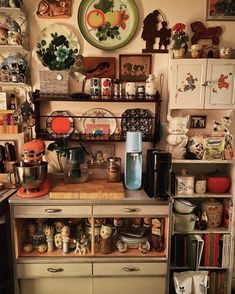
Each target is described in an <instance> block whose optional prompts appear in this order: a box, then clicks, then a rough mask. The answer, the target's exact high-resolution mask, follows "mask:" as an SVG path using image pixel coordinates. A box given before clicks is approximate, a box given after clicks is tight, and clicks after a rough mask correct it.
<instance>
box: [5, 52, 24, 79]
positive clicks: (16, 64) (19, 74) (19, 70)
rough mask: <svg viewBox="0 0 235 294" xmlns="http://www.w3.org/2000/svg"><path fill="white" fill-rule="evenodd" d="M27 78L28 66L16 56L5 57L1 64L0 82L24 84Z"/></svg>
mask: <svg viewBox="0 0 235 294" xmlns="http://www.w3.org/2000/svg"><path fill="white" fill-rule="evenodd" d="M27 78H28V66H27V64H26V62H25V61H24V60H23V59H22V58H21V57H19V56H17V55H12V56H9V57H7V58H6V59H4V60H3V62H2V63H1V68H0V81H1V82H13V83H26V82H27Z"/></svg>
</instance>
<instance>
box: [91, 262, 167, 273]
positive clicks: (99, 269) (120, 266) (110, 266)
mask: <svg viewBox="0 0 235 294" xmlns="http://www.w3.org/2000/svg"><path fill="white" fill-rule="evenodd" d="M166 273H167V263H132V262H128V263H94V264H93V275H94V276H123V275H124V276H129V275H134V276H141V275H151V276H157V275H159V276H164V275H166Z"/></svg>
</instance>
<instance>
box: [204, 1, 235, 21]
mask: <svg viewBox="0 0 235 294" xmlns="http://www.w3.org/2000/svg"><path fill="white" fill-rule="evenodd" d="M206 20H222V21H225V20H235V1H234V0H232V1H228V0H207V12H206Z"/></svg>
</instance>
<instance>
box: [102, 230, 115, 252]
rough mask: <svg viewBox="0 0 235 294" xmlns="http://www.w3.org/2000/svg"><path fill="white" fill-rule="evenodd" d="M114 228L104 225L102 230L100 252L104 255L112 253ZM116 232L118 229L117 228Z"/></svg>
mask: <svg viewBox="0 0 235 294" xmlns="http://www.w3.org/2000/svg"><path fill="white" fill-rule="evenodd" d="M113 229H114V228H113V227H112V226H110V225H104V224H103V225H102V226H101V229H100V236H101V240H100V252H101V253H103V254H109V253H111V252H112V237H111V236H112V232H113ZM115 230H116V228H115Z"/></svg>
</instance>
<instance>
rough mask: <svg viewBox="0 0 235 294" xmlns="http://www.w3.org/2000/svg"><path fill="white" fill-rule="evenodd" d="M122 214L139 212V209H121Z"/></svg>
mask: <svg viewBox="0 0 235 294" xmlns="http://www.w3.org/2000/svg"><path fill="white" fill-rule="evenodd" d="M123 211H124V212H139V211H140V209H139V208H123Z"/></svg>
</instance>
